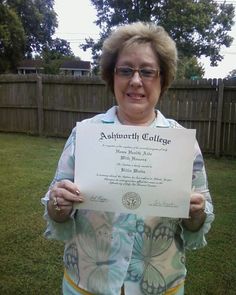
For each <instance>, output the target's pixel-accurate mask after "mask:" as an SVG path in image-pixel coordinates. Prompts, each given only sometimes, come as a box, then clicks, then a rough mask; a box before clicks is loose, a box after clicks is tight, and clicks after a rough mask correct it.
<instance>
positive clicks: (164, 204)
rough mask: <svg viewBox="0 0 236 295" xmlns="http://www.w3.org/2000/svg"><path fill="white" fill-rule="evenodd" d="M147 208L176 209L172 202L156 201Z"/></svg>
mask: <svg viewBox="0 0 236 295" xmlns="http://www.w3.org/2000/svg"><path fill="white" fill-rule="evenodd" d="M149 206H152V207H165V208H177V207H178V206H177V205H176V204H175V203H173V202H166V201H158V200H155V201H154V202H153V203H150V204H149Z"/></svg>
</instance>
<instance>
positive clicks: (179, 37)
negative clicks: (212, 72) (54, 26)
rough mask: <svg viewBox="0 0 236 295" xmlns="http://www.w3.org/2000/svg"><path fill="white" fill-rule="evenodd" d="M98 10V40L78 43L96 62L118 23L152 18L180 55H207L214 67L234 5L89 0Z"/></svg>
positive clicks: (196, 0)
mask: <svg viewBox="0 0 236 295" xmlns="http://www.w3.org/2000/svg"><path fill="white" fill-rule="evenodd" d="M91 3H92V4H93V6H94V7H95V9H96V10H97V20H96V21H95V23H96V25H98V26H99V27H100V29H101V32H100V39H99V40H98V42H95V41H94V40H93V39H91V38H88V39H86V43H85V44H83V45H82V46H81V48H82V49H84V50H86V49H88V48H91V50H92V55H93V60H94V62H95V63H96V62H97V59H98V57H99V54H100V50H101V47H102V43H103V40H104V38H105V37H107V35H108V34H109V32H110V31H111V30H112V29H113V28H115V27H116V26H117V25H119V24H125V23H131V22H134V21H138V20H140V21H152V22H154V23H156V24H158V25H161V26H163V27H164V28H165V29H166V30H167V32H168V33H169V34H170V35H171V36H172V38H173V39H174V40H175V41H176V44H177V48H178V51H179V53H180V55H181V56H185V57H187V58H192V57H193V56H195V57H200V56H202V55H204V56H207V57H210V61H211V65H213V66H216V65H217V63H218V62H219V61H221V60H222V59H223V56H222V55H221V54H220V49H221V47H222V46H223V45H224V46H226V47H229V46H230V45H231V43H232V41H233V38H232V37H230V36H229V35H228V32H229V31H230V30H231V27H232V25H233V24H234V22H233V18H234V6H233V4H227V3H226V2H223V3H221V4H218V3H217V2H216V1H213V0H182V1H179V0H157V1H153V0H106V1H103V0H91Z"/></svg>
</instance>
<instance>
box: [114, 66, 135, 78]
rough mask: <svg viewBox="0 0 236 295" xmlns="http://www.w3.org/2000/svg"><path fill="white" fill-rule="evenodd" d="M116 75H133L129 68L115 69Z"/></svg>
mask: <svg viewBox="0 0 236 295" xmlns="http://www.w3.org/2000/svg"><path fill="white" fill-rule="evenodd" d="M116 73H117V74H118V75H119V76H122V77H131V76H132V75H133V69H131V68H129V67H119V68H116Z"/></svg>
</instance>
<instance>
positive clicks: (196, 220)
mask: <svg viewBox="0 0 236 295" xmlns="http://www.w3.org/2000/svg"><path fill="white" fill-rule="evenodd" d="M205 202H206V201H205V197H204V195H203V194H201V193H197V192H193V193H192V195H191V199H190V209H189V218H188V219H183V225H184V226H185V227H186V228H187V229H188V230H190V231H197V230H199V229H200V228H201V226H202V225H203V223H204V221H205V219H206V213H205Z"/></svg>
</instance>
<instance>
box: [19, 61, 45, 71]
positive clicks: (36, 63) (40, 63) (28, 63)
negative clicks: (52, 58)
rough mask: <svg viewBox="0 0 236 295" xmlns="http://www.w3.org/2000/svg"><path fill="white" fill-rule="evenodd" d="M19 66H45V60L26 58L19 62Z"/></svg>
mask: <svg viewBox="0 0 236 295" xmlns="http://www.w3.org/2000/svg"><path fill="white" fill-rule="evenodd" d="M17 68H18V69H19V68H24V69H25V68H43V61H42V60H41V59H24V60H22V61H21V62H19V64H18V67H17Z"/></svg>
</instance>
